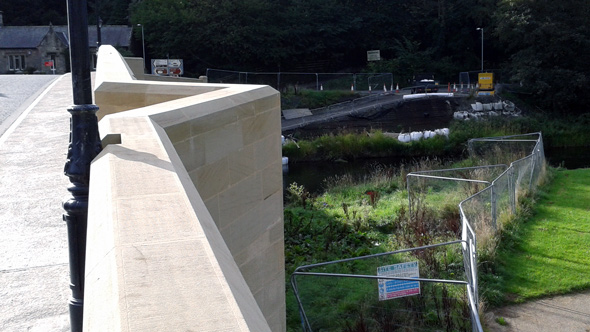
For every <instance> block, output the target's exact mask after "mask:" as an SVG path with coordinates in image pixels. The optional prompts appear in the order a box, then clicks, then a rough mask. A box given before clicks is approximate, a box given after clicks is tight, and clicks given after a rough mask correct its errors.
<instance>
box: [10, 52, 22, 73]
mask: <svg viewBox="0 0 590 332" xmlns="http://www.w3.org/2000/svg"><path fill="white" fill-rule="evenodd" d="M25 67H26V65H25V56H24V55H9V56H8V69H9V70H25Z"/></svg>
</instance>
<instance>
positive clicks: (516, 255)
mask: <svg viewBox="0 0 590 332" xmlns="http://www.w3.org/2000/svg"><path fill="white" fill-rule="evenodd" d="M543 190H544V191H543V192H542V193H540V195H539V196H540V197H539V199H538V200H537V202H536V204H535V206H534V209H533V213H532V216H530V217H528V218H526V219H525V220H524V221H521V223H520V224H519V226H517V227H516V228H517V229H516V230H515V232H514V233H513V234H511V235H510V236H509V237H508V241H506V242H507V243H512V244H511V245H509V246H508V248H506V247H502V246H501V248H502V249H501V250H500V251H499V253H498V267H497V271H496V272H497V273H496V275H495V277H494V278H496V280H495V282H494V283H495V284H496V286H497V287H498V290H501V291H502V293H504V298H503V299H502V300H500V301H499V303H493V302H494V301H492V303H493V304H501V303H502V302H504V301H506V302H523V301H526V300H530V299H534V298H537V297H541V296H546V295H554V294H564V293H568V292H571V291H576V290H582V289H588V288H590V169H578V170H561V169H560V170H555V171H554V178H553V181H552V182H551V183H550V184H549V185H548V186H547V187H545V188H543ZM498 300H499V299H498Z"/></svg>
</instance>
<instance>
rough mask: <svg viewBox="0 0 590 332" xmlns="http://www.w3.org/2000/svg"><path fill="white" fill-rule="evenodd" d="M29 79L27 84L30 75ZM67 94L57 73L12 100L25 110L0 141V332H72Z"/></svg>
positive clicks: (68, 90) (69, 95)
mask: <svg viewBox="0 0 590 332" xmlns="http://www.w3.org/2000/svg"><path fill="white" fill-rule="evenodd" d="M11 76H12V75H11ZM45 77H50V76H49V75H47V76H45ZM53 78H56V77H53ZM30 79H31V83H30V85H29V86H32V85H33V84H34V83H32V82H33V81H35V77H34V76H31V77H30ZM46 83H48V82H45V83H43V84H41V86H40V88H42V87H43V86H44V85H45V84H46ZM20 84H23V82H21V83H20ZM71 91H72V88H71V78H70V76H69V75H65V76H59V77H57V78H56V80H55V81H53V82H52V83H51V85H50V86H49V87H48V88H47V89H43V88H42V91H40V94H37V93H32V95H33V96H35V95H37V97H36V99H34V98H33V100H30V98H28V97H27V98H26V100H24V101H22V102H23V103H25V104H27V103H28V105H22V104H21V105H17V104H19V103H18V102H13V103H12V104H11V107H16V108H20V107H21V106H24V110H23V113H22V114H21V115H20V117H18V118H17V119H16V120H15V122H14V123H13V124H12V126H11V127H9V128H8V130H7V131H6V132H5V133H4V134H3V135H2V136H1V137H0V188H2V189H1V190H0V204H1V207H0V331H3V332H12V331H14V332H17V331H18V332H21V331H34V332H45V331H69V330H70V327H69V313H68V297H69V295H70V289H69V282H70V278H69V268H68V249H67V228H66V224H65V222H64V221H62V214H63V209H62V207H61V203H62V200H63V199H64V198H65V197H66V196H68V192H67V190H66V188H67V186H68V184H69V180H68V178H67V177H66V176H64V174H63V168H64V164H65V158H66V152H67V148H68V140H69V118H70V114H69V113H68V112H67V108H68V107H69V106H70V105H71V104H72V92H71ZM3 106H4V105H3ZM5 110H6V109H5ZM13 111H14V109H13Z"/></svg>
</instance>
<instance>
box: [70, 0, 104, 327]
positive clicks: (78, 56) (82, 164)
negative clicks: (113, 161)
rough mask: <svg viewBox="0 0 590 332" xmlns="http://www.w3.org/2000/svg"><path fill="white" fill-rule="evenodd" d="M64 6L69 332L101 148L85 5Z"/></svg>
mask: <svg viewBox="0 0 590 332" xmlns="http://www.w3.org/2000/svg"><path fill="white" fill-rule="evenodd" d="M67 6H68V31H69V36H70V64H71V69H72V88H73V102H74V105H73V106H71V107H70V108H69V109H68V112H70V114H71V119H70V144H69V146H68V155H67V161H66V164H65V168H64V173H65V175H66V176H67V177H68V178H69V179H70V182H71V184H70V186H69V187H68V191H69V192H70V194H71V196H70V197H68V198H66V200H65V201H64V202H63V208H64V210H65V212H64V214H63V220H64V221H65V222H66V224H67V229H68V248H69V263H70V288H71V291H72V294H71V297H70V299H69V301H68V305H69V310H70V324H71V331H72V332H82V323H83V310H84V267H85V262H86V228H87V227H86V226H87V217H88V185H89V178H90V162H91V161H92V160H93V159H94V157H96V155H97V154H98V153H99V152H100V149H101V146H100V138H99V135H98V119H97V117H96V112H97V111H98V107H97V106H96V105H93V104H92V85H91V81H90V49H89V45H88V14H87V2H86V0H67Z"/></svg>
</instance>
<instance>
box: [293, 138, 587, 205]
mask: <svg viewBox="0 0 590 332" xmlns="http://www.w3.org/2000/svg"><path fill="white" fill-rule="evenodd" d="M545 157H546V159H547V162H548V163H549V165H551V166H553V167H563V168H566V169H577V168H590V147H575V148H551V149H545ZM407 162H408V160H406V159H401V158H371V159H362V160H356V161H353V162H348V163H344V162H342V163H339V162H326V161H320V162H305V163H295V164H289V165H288V170H286V169H285V168H283V192H286V189H287V188H288V186H289V185H290V184H291V183H293V182H297V184H298V185H303V186H304V187H305V189H306V190H307V191H309V192H310V193H312V194H321V193H322V192H323V190H324V189H325V186H324V181H325V179H328V178H331V177H335V176H342V175H344V174H350V175H352V177H353V178H356V179H361V178H363V177H364V176H365V175H368V174H369V173H370V172H371V170H372V169H374V166H375V165H376V164H381V165H386V166H391V165H393V166H398V165H400V164H401V163H407Z"/></svg>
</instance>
